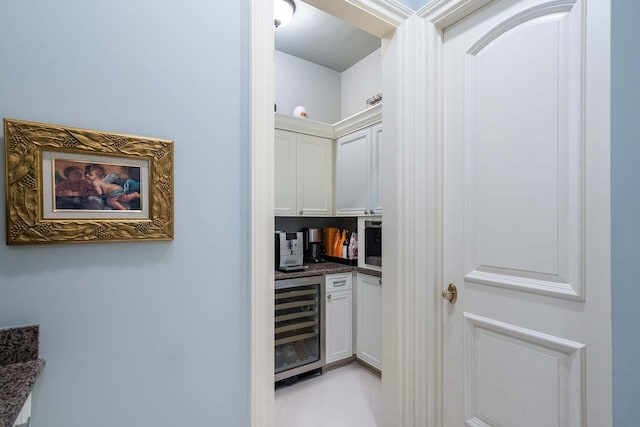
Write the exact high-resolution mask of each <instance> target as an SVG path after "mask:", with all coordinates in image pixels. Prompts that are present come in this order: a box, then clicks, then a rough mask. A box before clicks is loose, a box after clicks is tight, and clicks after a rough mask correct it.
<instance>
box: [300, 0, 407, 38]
mask: <svg viewBox="0 0 640 427" xmlns="http://www.w3.org/2000/svg"><path fill="white" fill-rule="evenodd" d="M306 3H308V4H310V5H311V6H314V7H316V8H318V9H320V10H322V11H324V12H326V13H328V14H330V15H333V16H336V17H339V18H340V19H342V20H343V21H346V22H348V23H350V24H351V25H353V26H355V27H358V28H360V29H361V30H364V31H367V32H368V33H371V34H373V35H374V36H377V37H380V38H390V37H391V36H393V33H394V31H395V30H396V28H397V27H398V26H400V25H401V24H402V23H403V22H404V21H405V20H406V19H407V18H408V17H409V16H411V15H412V14H413V10H412V9H411V8H409V7H407V6H405V5H403V4H402V3H400V2H398V1H397V0H306Z"/></svg>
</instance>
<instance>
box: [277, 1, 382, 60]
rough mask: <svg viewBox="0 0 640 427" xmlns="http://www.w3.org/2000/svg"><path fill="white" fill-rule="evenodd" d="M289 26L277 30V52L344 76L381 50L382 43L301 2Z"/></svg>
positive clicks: (297, 4)
mask: <svg viewBox="0 0 640 427" xmlns="http://www.w3.org/2000/svg"><path fill="white" fill-rule="evenodd" d="M295 2H296V13H295V14H294V15H293V20H292V21H291V22H290V23H289V24H287V25H286V26H283V27H280V28H278V29H276V35H275V41H276V49H277V50H279V51H281V52H285V53H288V54H289V55H293V56H297V57H298V58H302V59H306V60H307V61H311V62H313V63H315V64H318V65H322V66H324V67H327V68H331V69H333V70H335V71H338V72H343V71H344V70H346V69H347V68H349V67H351V66H352V65H353V64H355V63H356V62H358V61H360V60H361V59H363V58H364V57H366V56H367V55H369V54H370V53H371V52H373V51H374V50H376V49H378V48H379V47H380V39H379V38H377V37H375V36H372V35H371V34H369V33H367V32H365V31H362V30H360V29H358V28H356V27H354V26H352V25H351V24H347V23H346V22H344V21H341V20H340V19H338V18H336V17H334V16H332V15H329V14H328V13H325V12H323V11H321V10H319V9H316V8H315V7H313V6H310V5H308V4H306V3H304V2H302V1H300V0H295Z"/></svg>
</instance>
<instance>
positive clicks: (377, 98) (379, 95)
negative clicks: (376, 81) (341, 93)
mask: <svg viewBox="0 0 640 427" xmlns="http://www.w3.org/2000/svg"><path fill="white" fill-rule="evenodd" d="M380 102H382V92H378V93H376V94H375V95H373V96H372V97H371V98H369V99H367V105H368V106H369V107H373V106H374V105H376V104H379V103H380Z"/></svg>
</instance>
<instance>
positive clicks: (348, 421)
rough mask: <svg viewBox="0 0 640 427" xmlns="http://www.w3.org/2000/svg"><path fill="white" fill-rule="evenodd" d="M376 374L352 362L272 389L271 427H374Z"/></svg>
mask: <svg viewBox="0 0 640 427" xmlns="http://www.w3.org/2000/svg"><path fill="white" fill-rule="evenodd" d="M380 396H381V381H380V377H379V376H377V375H376V374H374V373H373V372H371V371H370V370H368V369H366V368H364V367H362V366H361V365H359V364H358V363H356V362H354V363H352V364H350V365H347V366H344V367H341V368H337V369H334V370H332V371H329V372H327V373H326V374H322V375H317V376H313V377H310V378H306V379H301V380H299V381H298V382H297V383H295V384H293V385H289V386H278V387H277V388H276V392H275V415H276V421H275V427H343V426H344V427H378V426H379V425H380V424H381V420H380V414H381V404H380V399H381V397H380Z"/></svg>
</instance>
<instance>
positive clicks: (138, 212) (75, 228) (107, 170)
mask: <svg viewBox="0 0 640 427" xmlns="http://www.w3.org/2000/svg"><path fill="white" fill-rule="evenodd" d="M4 140H5V170H6V187H5V190H6V192H5V193H6V208H7V224H6V229H7V244H8V245H26V244H44V243H88V242H116V241H120V242H122V241H140V240H171V239H173V141H171V140H166V139H156V138H147V137H141V136H132V135H123V134H115V133H108V132H101V131H94V130H87V129H79V128H72V127H66V126H58V125H48V124H42V123H33V122H26V121H21V120H13V119H4Z"/></svg>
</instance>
